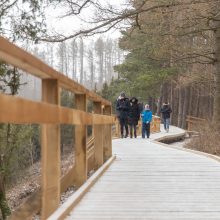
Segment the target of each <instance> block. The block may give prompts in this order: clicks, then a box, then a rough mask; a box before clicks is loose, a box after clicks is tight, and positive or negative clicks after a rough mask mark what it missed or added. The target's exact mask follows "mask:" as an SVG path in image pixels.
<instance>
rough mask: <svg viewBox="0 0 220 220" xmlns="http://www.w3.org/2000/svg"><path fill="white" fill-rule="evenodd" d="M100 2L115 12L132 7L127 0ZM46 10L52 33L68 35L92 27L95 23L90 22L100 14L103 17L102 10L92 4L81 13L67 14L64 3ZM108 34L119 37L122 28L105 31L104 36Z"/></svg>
mask: <svg viewBox="0 0 220 220" xmlns="http://www.w3.org/2000/svg"><path fill="white" fill-rule="evenodd" d="M99 2H100V4H101V6H103V7H104V6H106V7H109V6H111V8H112V9H113V10H114V11H115V12H117V11H121V10H123V9H127V8H130V4H129V3H128V1H127V0H100V1H99ZM46 12H47V13H46V20H47V25H48V31H49V33H50V34H52V35H57V34H61V35H64V36H67V35H70V34H72V33H73V32H76V31H78V30H80V29H86V28H91V27H93V26H94V25H95V24H93V23H90V22H92V21H94V19H97V17H99V16H100V19H101V17H102V15H101V14H98V13H100V12H97V9H95V8H94V7H93V6H90V5H88V6H87V7H85V8H83V9H82V11H81V13H80V14H79V15H69V16H66V15H67V14H68V13H69V8H68V7H67V6H66V5H64V4H62V3H61V4H59V7H58V6H50V7H49V8H48V9H47V11H46ZM106 35H107V36H108V35H111V37H113V38H118V37H119V36H120V30H118V29H117V26H116V27H115V28H113V29H111V30H110V31H109V32H107V33H104V36H106ZM95 38H96V37H95Z"/></svg>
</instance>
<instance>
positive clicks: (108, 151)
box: [103, 105, 112, 162]
mask: <svg viewBox="0 0 220 220" xmlns="http://www.w3.org/2000/svg"><path fill="white" fill-rule="evenodd" d="M103 113H104V114H105V115H111V113H112V107H111V106H110V105H108V106H105V107H104V112H103ZM103 127H104V129H103V133H104V134H103V151H104V152H103V157H104V162H105V161H107V160H108V159H109V158H110V157H111V156H112V125H103Z"/></svg>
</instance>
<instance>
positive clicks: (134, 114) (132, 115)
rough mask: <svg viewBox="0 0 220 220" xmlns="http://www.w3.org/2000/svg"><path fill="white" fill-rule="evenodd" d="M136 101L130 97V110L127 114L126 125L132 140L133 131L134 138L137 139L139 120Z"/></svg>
mask: <svg viewBox="0 0 220 220" xmlns="http://www.w3.org/2000/svg"><path fill="white" fill-rule="evenodd" d="M139 109H140V108H139V104H138V99H137V98H135V97H132V98H131V99H130V109H129V113H128V124H129V128H130V138H133V130H134V137H135V138H136V137H137V129H136V128H137V124H138V120H139V119H140V110H139Z"/></svg>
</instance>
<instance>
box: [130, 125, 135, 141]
mask: <svg viewBox="0 0 220 220" xmlns="http://www.w3.org/2000/svg"><path fill="white" fill-rule="evenodd" d="M129 127H130V137H131V138H132V137H133V128H134V137H137V126H136V124H130V125H129Z"/></svg>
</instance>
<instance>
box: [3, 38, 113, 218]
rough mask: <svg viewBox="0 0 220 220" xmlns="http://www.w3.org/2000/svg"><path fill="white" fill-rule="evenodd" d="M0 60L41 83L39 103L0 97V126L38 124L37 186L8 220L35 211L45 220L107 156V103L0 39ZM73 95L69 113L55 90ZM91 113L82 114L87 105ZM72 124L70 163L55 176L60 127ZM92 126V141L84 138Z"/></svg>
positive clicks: (109, 152) (109, 120)
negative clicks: (66, 193) (67, 192)
mask: <svg viewBox="0 0 220 220" xmlns="http://www.w3.org/2000/svg"><path fill="white" fill-rule="evenodd" d="M0 60H2V61H4V62H5V63H7V64H10V65H12V66H15V67H17V68H18V69H20V70H23V71H26V72H27V74H31V75H33V76H35V77H38V78H39V79H41V82H42V89H41V94H42V101H38V102H37V101H31V100H27V99H25V98H20V97H16V96H10V95H6V94H0V106H1V107H0V123H12V124H32V123H34V124H39V125H41V167H42V168H41V188H40V189H39V190H38V191H37V192H35V193H34V195H32V196H31V197H29V198H28V199H27V202H26V203H24V204H23V206H21V207H20V208H18V209H17V210H16V211H15V212H13V213H12V215H11V216H10V217H9V219H22V220H24V219H30V218H31V217H32V216H33V214H34V213H36V212H38V211H40V214H41V219H47V218H48V216H50V215H51V214H52V213H53V212H54V211H55V210H56V209H57V208H58V206H59V205H60V197H61V193H62V192H64V191H65V190H66V189H67V188H68V187H69V186H73V185H74V186H75V187H76V188H78V187H80V186H81V185H82V184H83V183H84V182H85V181H86V180H87V177H88V172H89V171H90V170H91V169H97V168H99V167H100V166H102V164H103V163H104V162H105V161H106V160H107V159H108V158H110V157H111V156H112V138H111V136H112V135H111V132H112V129H111V127H112V124H114V121H115V118H114V117H112V116H111V103H110V102H109V101H107V100H105V99H103V98H102V97H100V96H98V95H97V94H96V93H94V92H91V91H89V90H88V89H86V88H85V87H83V86H82V85H80V84H78V83H77V82H75V81H74V80H71V79H69V78H68V77H66V76H64V75H63V74H61V73H59V72H58V71H56V70H54V69H53V68H51V67H49V66H48V65H47V64H45V63H44V62H42V61H41V60H40V59H38V58H36V57H35V56H33V55H31V54H30V53H28V52H26V51H24V50H23V49H21V48H19V47H17V46H16V45H14V44H12V43H10V42H9V41H8V40H6V39H4V38H3V37H0ZM61 89H66V90H68V91H70V92H72V93H74V95H75V98H74V101H75V109H73V108H67V107H62V106H60V91H61ZM88 100H90V101H92V102H93V112H94V113H88V112H87V101H88ZM61 124H70V125H74V126H75V135H74V136H75V163H74V161H73V163H74V166H73V168H71V169H70V170H69V172H68V173H67V174H66V175H65V176H63V177H61V165H60V164H61V156H60V154H61V152H60V135H61V134H60V125H61ZM88 125H92V130H93V138H92V139H90V141H88V140H87V139H88V138H87V126H88Z"/></svg>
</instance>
